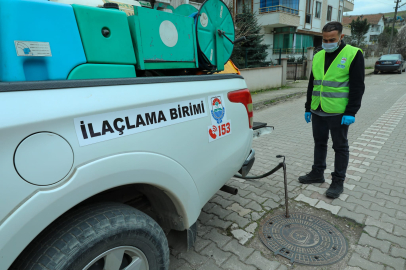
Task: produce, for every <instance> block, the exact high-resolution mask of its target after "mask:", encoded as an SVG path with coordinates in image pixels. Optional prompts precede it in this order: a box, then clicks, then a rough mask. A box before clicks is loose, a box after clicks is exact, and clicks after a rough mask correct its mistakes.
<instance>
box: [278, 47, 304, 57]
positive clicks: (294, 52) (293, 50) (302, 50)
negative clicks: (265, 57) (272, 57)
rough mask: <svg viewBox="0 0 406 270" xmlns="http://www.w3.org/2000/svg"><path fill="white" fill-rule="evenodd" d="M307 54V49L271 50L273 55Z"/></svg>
mask: <svg viewBox="0 0 406 270" xmlns="http://www.w3.org/2000/svg"><path fill="white" fill-rule="evenodd" d="M305 53H307V48H304V47H303V48H286V49H273V54H302V55H304V54H305Z"/></svg>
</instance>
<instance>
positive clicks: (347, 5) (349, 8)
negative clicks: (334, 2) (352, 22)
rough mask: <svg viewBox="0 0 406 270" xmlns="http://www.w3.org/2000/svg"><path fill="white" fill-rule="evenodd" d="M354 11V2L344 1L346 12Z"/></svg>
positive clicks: (351, 0)
mask: <svg viewBox="0 0 406 270" xmlns="http://www.w3.org/2000/svg"><path fill="white" fill-rule="evenodd" d="M353 10H354V0H344V12H349V11H353Z"/></svg>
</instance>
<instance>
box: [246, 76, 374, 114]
mask: <svg viewBox="0 0 406 270" xmlns="http://www.w3.org/2000/svg"><path fill="white" fill-rule="evenodd" d="M373 72H374V70H373V69H366V70H365V75H371V74H373ZM308 83H309V81H308V80H298V81H296V82H294V81H288V83H287V85H286V87H284V88H280V89H278V90H269V91H263V92H252V93H251V95H252V103H253V105H254V110H258V109H261V108H263V107H265V106H268V105H270V104H274V103H278V102H279V101H282V100H286V99H288V98H292V97H301V96H303V95H306V92H307V85H308Z"/></svg>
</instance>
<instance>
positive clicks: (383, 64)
mask: <svg viewBox="0 0 406 270" xmlns="http://www.w3.org/2000/svg"><path fill="white" fill-rule="evenodd" d="M379 71H380V72H388V71H392V72H393V71H397V72H398V73H399V74H402V71H406V61H405V59H404V58H403V56H402V55H401V54H386V55H382V56H381V58H379V60H378V61H376V63H375V70H374V74H378V72H379Z"/></svg>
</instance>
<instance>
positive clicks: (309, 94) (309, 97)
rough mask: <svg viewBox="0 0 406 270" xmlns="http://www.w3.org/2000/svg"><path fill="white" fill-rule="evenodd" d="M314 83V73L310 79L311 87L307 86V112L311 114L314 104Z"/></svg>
mask: <svg viewBox="0 0 406 270" xmlns="http://www.w3.org/2000/svg"><path fill="white" fill-rule="evenodd" d="M313 81H314V76H313V72H311V73H310V79H309V85H308V86H307V98H306V103H305V109H306V112H310V105H311V104H312V95H313Z"/></svg>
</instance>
